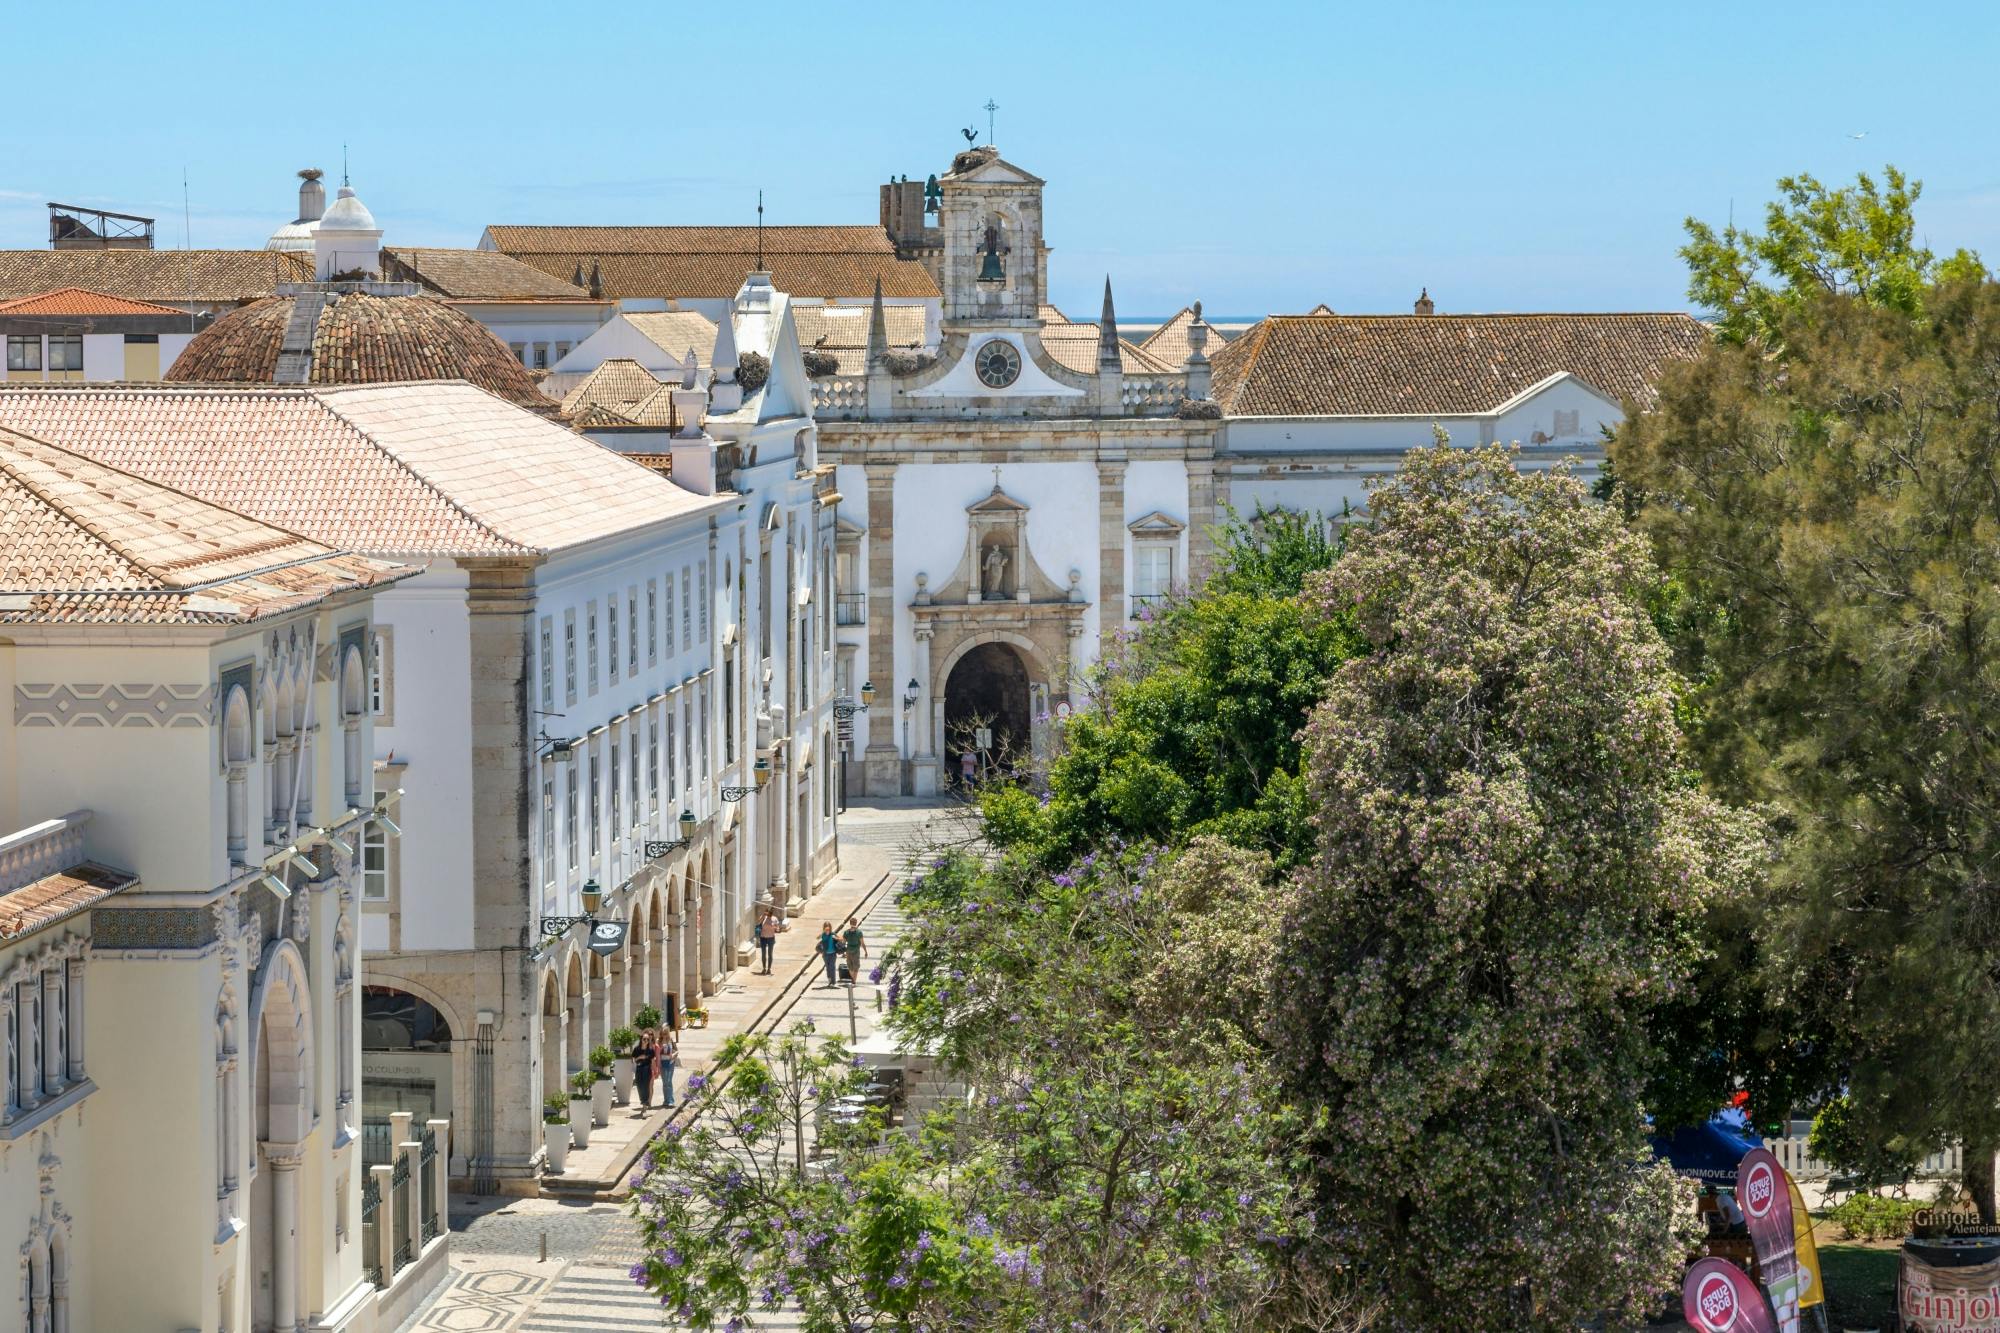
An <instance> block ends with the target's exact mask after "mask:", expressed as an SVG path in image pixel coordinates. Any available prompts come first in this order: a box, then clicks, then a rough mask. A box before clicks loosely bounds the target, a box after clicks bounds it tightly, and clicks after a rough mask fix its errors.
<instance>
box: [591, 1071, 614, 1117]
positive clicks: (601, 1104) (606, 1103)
mask: <svg viewBox="0 0 2000 1333" xmlns="http://www.w3.org/2000/svg"><path fill="white" fill-rule="evenodd" d="M590 1114H591V1115H592V1117H594V1123H596V1124H600V1125H608V1124H610V1123H611V1080H610V1079H608V1078H601V1079H599V1080H597V1082H595V1083H593V1084H592V1085H591V1088H590Z"/></svg>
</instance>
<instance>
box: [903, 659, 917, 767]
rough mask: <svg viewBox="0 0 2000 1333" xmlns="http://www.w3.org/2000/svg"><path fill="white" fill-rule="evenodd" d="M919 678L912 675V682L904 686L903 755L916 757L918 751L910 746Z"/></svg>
mask: <svg viewBox="0 0 2000 1333" xmlns="http://www.w3.org/2000/svg"><path fill="white" fill-rule="evenodd" d="M917 688H918V687H917V678H916V677H915V676H912V677H910V683H909V684H908V685H906V686H904V687H903V757H904V758H905V759H914V758H916V753H917V752H916V751H915V750H913V749H912V748H910V718H911V715H912V714H914V713H915V712H916V708H917Z"/></svg>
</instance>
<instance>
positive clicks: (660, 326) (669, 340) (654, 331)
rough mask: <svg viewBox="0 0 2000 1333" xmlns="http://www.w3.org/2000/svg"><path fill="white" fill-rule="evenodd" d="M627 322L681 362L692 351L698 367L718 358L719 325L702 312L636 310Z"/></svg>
mask: <svg viewBox="0 0 2000 1333" xmlns="http://www.w3.org/2000/svg"><path fill="white" fill-rule="evenodd" d="M731 294H732V295H734V293H731ZM625 320H626V322H627V323H629V324H631V326H632V328H633V329H634V330H635V331H637V332H638V333H640V334H641V335H643V336H644V337H645V339H646V341H647V342H649V343H651V344H653V346H655V347H657V348H659V349H660V350H661V351H663V352H665V353H666V354H667V355H668V356H671V357H674V358H676V359H679V358H682V357H685V356H686V355H687V354H688V350H689V349H690V348H692V349H693V350H694V359H695V364H696V365H699V366H705V365H707V364H708V361H709V358H710V357H711V356H713V355H714V354H715V321H714V320H712V319H710V318H709V317H708V316H706V315H704V314H701V313H699V312H698V311H694V310H634V311H630V312H628V313H627V314H626V315H625Z"/></svg>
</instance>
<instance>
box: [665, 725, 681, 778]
mask: <svg viewBox="0 0 2000 1333" xmlns="http://www.w3.org/2000/svg"><path fill="white" fill-rule="evenodd" d="M674 712H675V710H674V706H673V705H672V704H668V705H667V799H668V800H669V801H671V800H673V799H674V797H675V795H676V794H677V793H678V792H679V791H680V789H681V784H680V783H679V781H677V779H678V777H679V775H680V771H681V764H680V758H681V753H680V750H679V749H678V748H677V746H678V742H677V740H676V739H675V734H674Z"/></svg>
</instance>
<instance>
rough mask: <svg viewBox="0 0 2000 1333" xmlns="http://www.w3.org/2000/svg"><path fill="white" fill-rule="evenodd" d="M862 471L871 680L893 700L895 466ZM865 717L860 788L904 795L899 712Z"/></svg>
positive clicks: (896, 684)
mask: <svg viewBox="0 0 2000 1333" xmlns="http://www.w3.org/2000/svg"><path fill="white" fill-rule="evenodd" d="M863 470H864V471H865V472H866V473H867V477H868V678H869V679H870V680H871V681H873V682H874V683H875V693H876V697H877V698H878V699H884V700H891V701H893V700H898V699H901V698H902V695H903V684H902V682H901V681H899V680H897V679H896V540H895V538H896V534H895V483H896V465H895V464H893V463H868V464H864V465H863ZM857 688H858V686H857ZM865 716H866V717H868V718H869V719H870V720H869V722H868V748H867V749H866V750H865V751H864V752H863V755H862V786H863V788H864V789H865V790H866V791H867V793H868V795H870V796H898V795H901V794H902V790H903V758H902V754H901V752H900V751H898V750H897V748H896V723H897V721H898V720H899V719H898V718H897V716H896V711H895V709H894V708H893V707H891V708H890V709H889V710H888V711H886V712H885V713H883V714H882V715H881V720H879V721H877V720H875V719H876V714H874V713H872V712H870V713H868V714H866V715H865Z"/></svg>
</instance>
